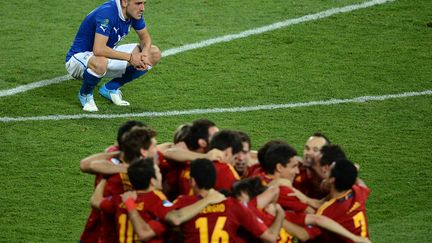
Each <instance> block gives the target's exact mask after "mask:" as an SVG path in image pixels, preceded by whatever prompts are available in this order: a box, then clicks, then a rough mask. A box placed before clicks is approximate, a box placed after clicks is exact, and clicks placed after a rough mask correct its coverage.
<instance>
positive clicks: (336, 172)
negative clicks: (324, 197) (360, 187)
mask: <svg viewBox="0 0 432 243" xmlns="http://www.w3.org/2000/svg"><path fill="white" fill-rule="evenodd" d="M330 177H334V178H335V188H336V190H337V191H345V190H348V189H351V188H352V186H353V185H354V183H355V182H356V179H357V168H356V167H355V166H354V164H353V163H352V162H351V161H349V160H347V159H341V160H336V161H335V163H334V165H333V167H332V169H331V172H330Z"/></svg>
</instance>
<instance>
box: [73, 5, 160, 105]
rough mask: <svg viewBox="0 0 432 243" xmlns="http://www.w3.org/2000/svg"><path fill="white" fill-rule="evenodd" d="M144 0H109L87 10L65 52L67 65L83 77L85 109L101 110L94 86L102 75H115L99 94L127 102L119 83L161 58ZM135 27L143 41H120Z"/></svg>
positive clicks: (123, 82)
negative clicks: (120, 43)
mask: <svg viewBox="0 0 432 243" xmlns="http://www.w3.org/2000/svg"><path fill="white" fill-rule="evenodd" d="M145 2H146V1H145V0H108V1H107V2H105V3H104V4H102V5H100V6H99V7H97V8H96V9H95V10H93V11H92V12H91V13H90V14H88V15H87V16H86V17H85V19H84V20H83V22H82V23H81V26H80V28H79V30H78V33H77V34H76V36H75V40H74V42H73V44H72V46H71V48H70V49H69V52H68V53H67V55H66V69H67V71H68V72H69V74H70V75H71V76H72V77H74V78H76V79H83V84H82V86H81V89H80V91H79V92H78V99H79V101H80V102H81V105H82V107H83V110H84V111H89V112H95V111H98V108H97V106H96V103H95V102H94V98H93V90H94V88H95V86H96V85H97V84H98V83H99V81H100V80H101V79H102V78H103V77H108V78H113V79H112V80H111V81H109V82H108V83H106V84H104V85H102V86H101V87H100V89H99V94H100V95H102V96H103V97H104V98H106V99H108V100H110V101H112V102H113V103H114V104H115V105H119V106H128V105H129V102H127V101H125V100H123V97H122V92H121V91H120V89H119V88H120V87H122V86H123V85H124V84H126V83H128V82H130V81H132V80H134V79H137V78H139V77H140V76H142V75H144V74H145V73H146V72H147V71H148V70H150V69H151V68H152V67H153V66H154V65H156V64H157V63H158V61H159V60H160V56H161V54H160V50H159V48H158V47H156V46H154V45H152V41H151V37H150V34H149V32H148V30H147V28H146V23H145V21H144V18H143V12H144V5H145ZM131 27H132V28H133V29H135V31H136V33H137V35H138V37H139V40H140V43H139V44H138V45H137V44H125V45H119V46H117V44H118V43H119V42H120V41H121V40H122V39H123V38H125V37H126V35H127V34H128V33H129V30H130V28H131Z"/></svg>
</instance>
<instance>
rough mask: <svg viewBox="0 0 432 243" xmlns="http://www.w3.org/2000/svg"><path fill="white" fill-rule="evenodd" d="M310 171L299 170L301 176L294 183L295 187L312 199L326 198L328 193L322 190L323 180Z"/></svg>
mask: <svg viewBox="0 0 432 243" xmlns="http://www.w3.org/2000/svg"><path fill="white" fill-rule="evenodd" d="M308 170H309V169H308V168H305V167H300V168H299V174H297V176H296V177H295V179H294V181H293V187H294V188H296V189H298V190H299V191H301V192H302V193H304V194H305V195H306V196H308V197H310V198H315V199H321V198H324V197H326V196H327V194H328V193H327V192H324V191H322V190H321V179H319V178H318V177H317V175H313V174H311V173H313V172H310V171H308Z"/></svg>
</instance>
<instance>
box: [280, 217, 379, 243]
mask: <svg viewBox="0 0 432 243" xmlns="http://www.w3.org/2000/svg"><path fill="white" fill-rule="evenodd" d="M305 224H306V225H316V226H319V227H320V228H323V229H326V230H328V231H331V232H333V233H335V234H338V235H341V236H343V237H346V238H348V239H350V240H352V241H354V242H357V243H370V242H371V241H370V240H369V239H367V238H363V237H360V236H358V235H355V234H353V233H351V232H350V231H348V230H347V229H345V228H344V227H343V226H342V225H340V224H339V223H337V222H336V221H334V220H332V219H330V218H328V217H326V216H322V215H314V214H306V217H305ZM283 227H284V229H285V230H286V231H287V232H288V233H289V234H291V235H293V236H294V237H296V238H297V239H299V240H300V241H307V240H309V239H310V235H309V233H308V232H307V231H306V230H305V229H304V228H303V227H301V226H299V225H297V224H294V223H292V222H289V221H287V220H284V222H283Z"/></svg>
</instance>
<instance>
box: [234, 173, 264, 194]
mask: <svg viewBox="0 0 432 243" xmlns="http://www.w3.org/2000/svg"><path fill="white" fill-rule="evenodd" d="M266 189H267V187H266V186H264V185H263V184H262V182H261V179H260V178H259V177H250V178H246V179H243V180H240V181H238V182H236V183H234V185H233V188H232V194H233V195H234V196H240V195H241V193H242V192H245V193H247V194H248V196H249V198H250V199H253V198H255V197H256V196H258V195H259V194H261V193H263V192H264V191H265V190H266Z"/></svg>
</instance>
